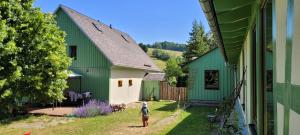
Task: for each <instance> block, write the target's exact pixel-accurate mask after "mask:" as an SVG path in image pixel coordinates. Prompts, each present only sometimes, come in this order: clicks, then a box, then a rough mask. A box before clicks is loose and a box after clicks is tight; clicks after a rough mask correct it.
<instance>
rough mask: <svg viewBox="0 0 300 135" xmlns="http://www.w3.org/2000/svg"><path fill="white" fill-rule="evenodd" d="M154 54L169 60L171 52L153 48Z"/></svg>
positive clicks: (156, 56)
mask: <svg viewBox="0 0 300 135" xmlns="http://www.w3.org/2000/svg"><path fill="white" fill-rule="evenodd" d="M152 55H153V56H154V57H155V58H157V59H161V60H164V61H166V60H168V59H169V58H170V56H169V54H168V53H166V52H164V51H163V50H161V49H155V50H153V52H152Z"/></svg>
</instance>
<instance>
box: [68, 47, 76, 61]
mask: <svg viewBox="0 0 300 135" xmlns="http://www.w3.org/2000/svg"><path fill="white" fill-rule="evenodd" d="M69 56H70V57H71V58H73V59H74V60H76V59H77V46H69Z"/></svg>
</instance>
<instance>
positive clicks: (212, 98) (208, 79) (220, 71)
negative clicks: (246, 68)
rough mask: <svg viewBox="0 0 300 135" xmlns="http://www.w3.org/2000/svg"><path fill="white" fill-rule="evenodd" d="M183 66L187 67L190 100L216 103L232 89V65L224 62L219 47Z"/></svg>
mask: <svg viewBox="0 0 300 135" xmlns="http://www.w3.org/2000/svg"><path fill="white" fill-rule="evenodd" d="M185 68H187V69H188V100H189V101H190V102H210V103H213V102H215V103H217V102H220V101H222V100H223V98H225V97H227V96H229V95H230V93H231V92H232V91H233V89H234V79H233V78H234V72H233V71H234V69H233V68H234V67H233V66H230V65H227V64H226V63H225V60H224V59H223V57H222V54H221V52H220V49H219V48H215V49H212V50H210V51H209V52H207V53H206V54H204V55H202V56H200V57H199V58H197V59H195V60H193V61H191V62H190V63H188V64H187V65H186V66H185ZM227 78H232V79H227Z"/></svg>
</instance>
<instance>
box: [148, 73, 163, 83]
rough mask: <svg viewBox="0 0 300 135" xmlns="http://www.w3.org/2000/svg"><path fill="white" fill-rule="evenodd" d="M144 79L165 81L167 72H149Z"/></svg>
mask: <svg viewBox="0 0 300 135" xmlns="http://www.w3.org/2000/svg"><path fill="white" fill-rule="evenodd" d="M143 80H150V81H164V80H165V73H149V74H147V75H146V76H145V77H144V79H143Z"/></svg>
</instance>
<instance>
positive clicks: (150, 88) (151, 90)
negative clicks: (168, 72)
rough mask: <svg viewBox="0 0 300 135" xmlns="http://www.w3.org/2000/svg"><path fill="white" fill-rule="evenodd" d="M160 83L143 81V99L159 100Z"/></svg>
mask: <svg viewBox="0 0 300 135" xmlns="http://www.w3.org/2000/svg"><path fill="white" fill-rule="evenodd" d="M159 86H160V81H153V80H144V81H143V97H142V98H143V99H148V98H149V97H153V96H154V97H155V98H156V99H159V90H160V87H159Z"/></svg>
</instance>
